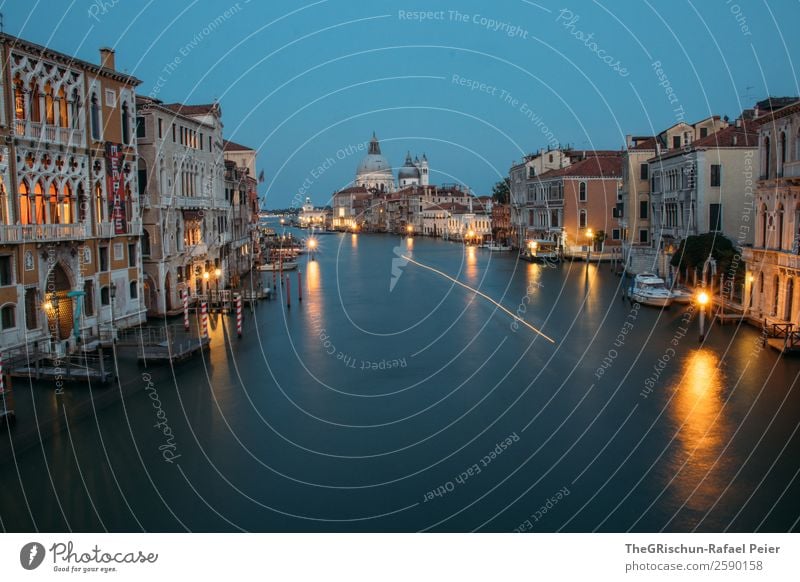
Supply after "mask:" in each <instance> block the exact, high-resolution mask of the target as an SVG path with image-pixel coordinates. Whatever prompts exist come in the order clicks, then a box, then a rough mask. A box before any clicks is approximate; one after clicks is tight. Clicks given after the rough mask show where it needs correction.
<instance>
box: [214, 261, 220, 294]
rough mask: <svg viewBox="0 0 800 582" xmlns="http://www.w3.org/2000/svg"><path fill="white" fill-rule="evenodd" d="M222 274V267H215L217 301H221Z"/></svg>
mask: <svg viewBox="0 0 800 582" xmlns="http://www.w3.org/2000/svg"><path fill="white" fill-rule="evenodd" d="M221 276H222V269H220V268H219V267H217V268H216V269H214V281H215V282H216V285H217V301H219V278H220V277H221Z"/></svg>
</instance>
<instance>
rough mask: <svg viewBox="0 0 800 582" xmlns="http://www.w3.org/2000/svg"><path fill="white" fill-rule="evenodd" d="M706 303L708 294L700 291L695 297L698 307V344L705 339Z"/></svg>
mask: <svg viewBox="0 0 800 582" xmlns="http://www.w3.org/2000/svg"><path fill="white" fill-rule="evenodd" d="M707 303H708V293H706V292H705V291H701V292H700V294H699V295H698V296H697V304H698V305H699V306H700V340H699V341H700V342H702V341H703V340H704V339H705V338H706V304H707Z"/></svg>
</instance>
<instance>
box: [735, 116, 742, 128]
mask: <svg viewBox="0 0 800 582" xmlns="http://www.w3.org/2000/svg"><path fill="white" fill-rule="evenodd" d="M736 127H742V118H741V117H737V118H736Z"/></svg>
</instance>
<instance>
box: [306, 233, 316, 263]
mask: <svg viewBox="0 0 800 582" xmlns="http://www.w3.org/2000/svg"><path fill="white" fill-rule="evenodd" d="M307 244H308V250H309V251H310V252H311V260H312V261H313V260H314V249H316V248H317V239H315V238H310V239H308V243H307Z"/></svg>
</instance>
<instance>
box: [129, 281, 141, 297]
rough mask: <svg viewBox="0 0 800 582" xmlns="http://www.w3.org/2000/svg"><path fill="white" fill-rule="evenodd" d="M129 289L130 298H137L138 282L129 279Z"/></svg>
mask: <svg viewBox="0 0 800 582" xmlns="http://www.w3.org/2000/svg"><path fill="white" fill-rule="evenodd" d="M128 287H129V290H130V298H131V299H138V298H139V283H138V282H136V281H131V283H130V285H129V286H128Z"/></svg>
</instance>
